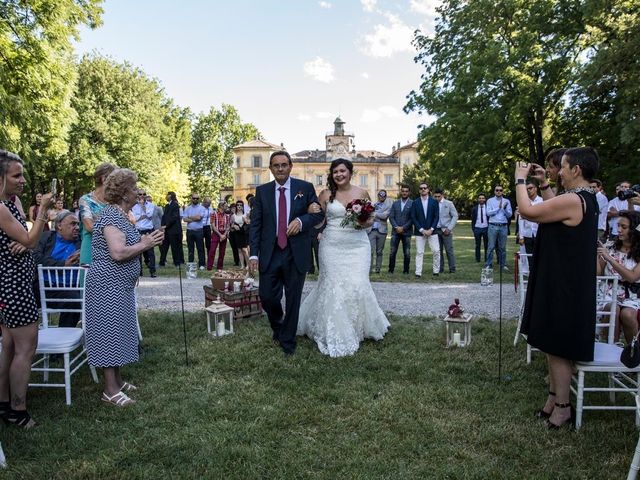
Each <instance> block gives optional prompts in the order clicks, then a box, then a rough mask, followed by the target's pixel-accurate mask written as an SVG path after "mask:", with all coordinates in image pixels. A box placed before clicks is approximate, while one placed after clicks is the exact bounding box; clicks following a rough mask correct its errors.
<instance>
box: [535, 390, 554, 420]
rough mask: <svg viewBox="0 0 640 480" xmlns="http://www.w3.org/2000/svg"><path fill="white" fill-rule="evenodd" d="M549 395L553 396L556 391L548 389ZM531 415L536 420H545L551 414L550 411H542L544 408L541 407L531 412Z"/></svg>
mask: <svg viewBox="0 0 640 480" xmlns="http://www.w3.org/2000/svg"><path fill="white" fill-rule="evenodd" d="M549 396H552V397H555V396H556V392H552V391H551V390H549ZM533 416H534V417H535V418H537V419H538V420H546V419H547V418H549V417H550V416H551V412H549V413H547V412H545V411H544V408H541V409H540V410H536V411H535V412H533Z"/></svg>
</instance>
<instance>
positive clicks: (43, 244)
mask: <svg viewBox="0 0 640 480" xmlns="http://www.w3.org/2000/svg"><path fill="white" fill-rule="evenodd" d="M80 243H81V241H80V237H78V240H76V250H80ZM55 246H56V232H54V231H53V230H50V231H48V232H42V236H41V237H40V240H39V241H38V245H37V246H36V248H35V249H34V250H33V259H34V261H35V263H36V265H40V264H42V265H44V266H45V267H64V261H58V260H54V259H53V258H51V252H52V251H53V248H54V247H55ZM37 282H38V278H37V275H36V283H37Z"/></svg>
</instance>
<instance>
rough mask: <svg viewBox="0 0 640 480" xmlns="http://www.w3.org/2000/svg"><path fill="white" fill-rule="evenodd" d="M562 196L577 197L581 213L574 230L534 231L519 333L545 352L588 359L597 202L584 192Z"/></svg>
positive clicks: (543, 227)
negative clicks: (534, 236)
mask: <svg viewBox="0 0 640 480" xmlns="http://www.w3.org/2000/svg"><path fill="white" fill-rule="evenodd" d="M564 195H579V196H580V198H581V200H582V204H583V209H584V210H583V211H584V212H585V213H584V216H583V218H582V221H581V222H580V223H579V224H578V225H576V226H575V227H569V226H567V225H565V224H563V223H562V222H555V223H541V224H540V226H539V227H538V235H537V237H536V242H535V246H534V250H533V258H532V263H531V267H530V268H531V274H530V276H529V284H528V287H527V296H526V299H525V304H524V314H523V318H522V328H521V331H522V333H524V334H526V335H528V337H527V342H528V343H529V344H530V345H531V346H533V347H536V348H538V349H540V350H541V351H543V352H545V353H548V354H551V355H555V356H557V357H562V358H566V359H569V360H576V361H592V360H593V344H594V341H595V328H596V327H595V325H596V250H597V234H598V204H597V202H596V197H595V195H594V194H592V193H589V192H587V191H582V192H578V193H565V194H564Z"/></svg>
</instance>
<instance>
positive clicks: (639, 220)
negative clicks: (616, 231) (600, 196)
mask: <svg viewBox="0 0 640 480" xmlns="http://www.w3.org/2000/svg"><path fill="white" fill-rule="evenodd" d="M618 215H619V218H626V219H627V220H629V240H631V249H630V250H629V256H630V257H631V258H633V260H635V261H636V262H640V232H639V231H638V230H636V229H637V228H638V225H640V212H636V211H635V210H621V211H620V212H619V214H618ZM614 248H615V249H616V250H620V249H621V248H622V240H620V239H619V238H618V239H617V240H616V243H615V244H614Z"/></svg>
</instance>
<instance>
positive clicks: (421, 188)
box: [420, 187, 429, 190]
mask: <svg viewBox="0 0 640 480" xmlns="http://www.w3.org/2000/svg"><path fill="white" fill-rule="evenodd" d="M420 190H429V187H420Z"/></svg>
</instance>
